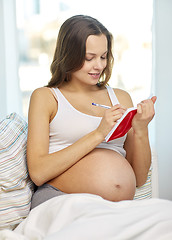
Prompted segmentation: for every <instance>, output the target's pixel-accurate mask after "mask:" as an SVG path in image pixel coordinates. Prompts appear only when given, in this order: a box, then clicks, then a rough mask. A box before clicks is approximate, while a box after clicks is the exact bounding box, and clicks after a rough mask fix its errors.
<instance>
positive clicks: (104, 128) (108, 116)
mask: <svg viewBox="0 0 172 240" xmlns="http://www.w3.org/2000/svg"><path fill="white" fill-rule="evenodd" d="M125 111H126V108H124V107H123V106H121V105H120V104H116V105H114V106H113V107H111V108H110V109H107V110H106V111H105V113H104V116H103V118H102V120H101V122H100V124H99V126H98V128H97V131H98V132H99V133H101V134H102V135H103V138H105V137H106V136H107V134H108V133H109V132H110V131H111V129H112V128H113V127H114V126H115V124H116V123H117V120H119V119H120V118H121V117H122V115H123V114H124V112H125Z"/></svg>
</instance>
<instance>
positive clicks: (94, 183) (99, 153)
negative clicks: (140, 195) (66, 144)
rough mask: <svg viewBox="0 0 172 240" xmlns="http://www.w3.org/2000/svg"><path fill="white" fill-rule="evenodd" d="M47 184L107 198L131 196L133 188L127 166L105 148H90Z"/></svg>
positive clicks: (124, 160) (134, 186) (131, 197)
mask: <svg viewBox="0 0 172 240" xmlns="http://www.w3.org/2000/svg"><path fill="white" fill-rule="evenodd" d="M49 183H50V184H51V185H53V186H54V187H56V188H58V189H60V190H61V191H63V192H65V193H91V194H96V195H99V196H101V197H103V198H104V199H107V200H110V201H121V200H130V199H133V197H134V194H135V188H136V179H135V175H134V172H133V169H132V168H131V165H130V164H129V163H128V161H127V160H126V159H125V158H124V157H122V156H121V155H120V154H118V153H116V152H114V151H112V150H108V149H94V150H93V151H92V152H90V153H89V154H88V155H86V156H85V157H84V158H82V159H81V160H80V161H79V162H77V163H76V164H75V165H73V166H72V167H71V168H70V169H68V170H67V171H66V172H64V173H63V174H61V175H60V176H58V177H57V178H55V179H53V180H52V181H50V182H49Z"/></svg>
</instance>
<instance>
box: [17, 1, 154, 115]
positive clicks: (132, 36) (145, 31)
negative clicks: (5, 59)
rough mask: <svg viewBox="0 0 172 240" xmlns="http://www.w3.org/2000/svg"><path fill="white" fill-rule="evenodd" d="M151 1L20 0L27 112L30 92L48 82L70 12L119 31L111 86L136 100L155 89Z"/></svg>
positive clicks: (22, 78) (22, 79) (22, 81)
mask: <svg viewBox="0 0 172 240" xmlns="http://www.w3.org/2000/svg"><path fill="white" fill-rule="evenodd" d="M152 5H153V3H152V0H107V1H105V2H100V1H99V0H94V1H92V0H87V1H79V0H51V1H49V2H47V1H45V0H16V9H17V28H18V36H19V47H20V62H19V77H20V88H21V92H22V99H23V115H24V116H25V117H27V112H28V104H29V98H30V95H31V92H32V91H33V90H34V89H35V88H37V87H42V86H43V85H45V84H47V83H48V81H49V79H50V77H51V75H50V70H49V69H50V64H51V61H52V58H53V53H54V49H55V43H56V38H57V34H58V29H59V27H60V26H61V24H62V23H63V22H64V20H66V19H67V18H68V17H70V16H72V15H75V14H87V15H90V16H93V17H95V18H97V19H98V20H99V21H100V22H102V23H103V24H104V25H105V26H106V27H107V28H108V29H109V30H110V31H111V32H112V34H113V36H114V57H115V63H114V69H113V74H112V77H111V80H110V82H109V83H110V85H111V86H112V87H119V88H122V89H124V90H126V91H128V92H129V93H130V94H131V96H132V99H133V102H134V104H137V103H138V102H139V101H141V100H142V99H144V98H146V97H148V96H149V94H150V91H151V90H150V89H151V80H152V32H151V27H152V11H153V10H152V8H153V6H152Z"/></svg>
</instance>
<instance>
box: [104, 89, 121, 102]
mask: <svg viewBox="0 0 172 240" xmlns="http://www.w3.org/2000/svg"><path fill="white" fill-rule="evenodd" d="M106 88H107V90H108V94H109V97H110V100H111V102H112V105H113V106H114V105H116V104H119V101H118V99H117V97H116V94H115V93H114V90H113V88H111V87H110V86H106Z"/></svg>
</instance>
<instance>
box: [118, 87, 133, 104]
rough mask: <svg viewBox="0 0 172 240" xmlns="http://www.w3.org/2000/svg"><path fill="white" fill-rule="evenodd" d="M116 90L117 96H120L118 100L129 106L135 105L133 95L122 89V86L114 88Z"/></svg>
mask: <svg viewBox="0 0 172 240" xmlns="http://www.w3.org/2000/svg"><path fill="white" fill-rule="evenodd" d="M114 92H115V94H116V97H117V98H118V101H119V102H120V104H121V105H123V106H125V107H127V108H129V107H132V106H133V102H132V99H131V96H130V94H129V93H128V92H127V91H125V90H122V89H120V88H114Z"/></svg>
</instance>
